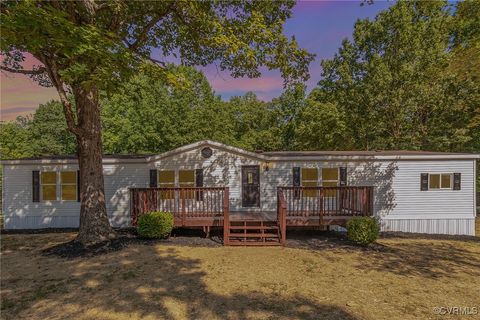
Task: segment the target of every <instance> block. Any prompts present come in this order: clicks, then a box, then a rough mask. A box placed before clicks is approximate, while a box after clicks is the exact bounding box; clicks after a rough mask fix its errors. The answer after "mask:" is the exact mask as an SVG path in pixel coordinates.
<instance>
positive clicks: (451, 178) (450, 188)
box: [428, 172, 453, 190]
mask: <svg viewBox="0 0 480 320" xmlns="http://www.w3.org/2000/svg"><path fill="white" fill-rule="evenodd" d="M431 175H438V176H440V188H431V187H430V176H431ZM442 175H449V176H450V187H448V188H442ZM428 190H453V173H451V172H442V173H429V174H428Z"/></svg>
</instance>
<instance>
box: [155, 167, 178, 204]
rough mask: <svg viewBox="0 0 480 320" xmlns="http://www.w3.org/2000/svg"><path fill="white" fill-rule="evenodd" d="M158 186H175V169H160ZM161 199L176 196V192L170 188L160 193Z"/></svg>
mask: <svg viewBox="0 0 480 320" xmlns="http://www.w3.org/2000/svg"><path fill="white" fill-rule="evenodd" d="M158 187H159V188H174V187H175V171H174V170H160V171H158ZM160 198H161V199H173V198H175V192H174V191H171V190H168V191H162V192H161V193H160Z"/></svg>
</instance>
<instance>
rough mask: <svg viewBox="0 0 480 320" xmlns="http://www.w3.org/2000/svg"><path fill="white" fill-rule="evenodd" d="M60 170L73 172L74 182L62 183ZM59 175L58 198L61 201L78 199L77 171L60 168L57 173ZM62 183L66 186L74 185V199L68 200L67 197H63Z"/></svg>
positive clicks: (75, 200)
mask: <svg viewBox="0 0 480 320" xmlns="http://www.w3.org/2000/svg"><path fill="white" fill-rule="evenodd" d="M62 172H75V183H63V182H62ZM58 176H59V180H58V181H59V184H60V200H61V201H67V202H77V201H78V191H77V190H78V171H77V170H62V171H60V173H59V174H58ZM63 185H66V186H73V185H75V199H74V200H69V199H63Z"/></svg>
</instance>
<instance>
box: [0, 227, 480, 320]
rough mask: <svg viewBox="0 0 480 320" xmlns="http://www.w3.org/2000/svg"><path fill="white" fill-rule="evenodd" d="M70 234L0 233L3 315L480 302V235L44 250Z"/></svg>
mask: <svg viewBox="0 0 480 320" xmlns="http://www.w3.org/2000/svg"><path fill="white" fill-rule="evenodd" d="M74 236H75V235H74V234H73V233H63V234H38V235H3V236H2V257H1V258H2V259H1V267H2V274H1V290H2V318H5V319H19V318H28V319H47V318H48V319H72V318H78V319H129V320H131V319H249V318H250V319H387V318H389V319H435V318H436V317H440V316H438V315H435V314H434V313H433V308H434V307H436V306H475V305H477V306H478V304H479V299H478V297H479V296H480V288H479V286H478V283H477V279H478V277H479V276H480V242H478V241H456V240H422V239H382V240H380V241H379V242H380V244H382V245H383V246H385V247H386V248H387V250H384V251H379V252H376V251H364V250H356V249H352V248H348V247H341V246H338V247H335V246H334V247H332V248H320V249H312V248H310V249H309V248H305V249H298V248H268V247H264V248H232V247H198V246H197V247H193V246H178V245H173V244H165V243H161V242H160V243H158V242H157V243H151V244H141V243H137V244H135V243H134V244H130V245H129V246H128V247H126V248H124V249H122V250H120V251H117V252H110V253H107V254H103V255H98V256H93V257H86V258H75V259H65V258H59V257H56V256H46V255H44V254H42V250H43V249H45V248H47V247H50V246H53V245H55V244H58V243H62V242H65V241H68V240H71V239H72V238H73V237H74ZM448 318H449V316H441V319H448ZM451 318H455V319H458V316H451Z"/></svg>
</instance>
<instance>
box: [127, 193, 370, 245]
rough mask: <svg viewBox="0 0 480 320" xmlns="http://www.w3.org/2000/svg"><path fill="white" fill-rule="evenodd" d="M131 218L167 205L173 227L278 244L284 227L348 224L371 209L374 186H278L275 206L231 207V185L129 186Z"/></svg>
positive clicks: (239, 241)
mask: <svg viewBox="0 0 480 320" xmlns="http://www.w3.org/2000/svg"><path fill="white" fill-rule="evenodd" d="M130 192H131V218H132V220H131V223H132V225H133V226H135V225H136V223H137V218H138V216H139V215H141V214H143V213H145V212H149V211H168V212H171V213H172V214H173V216H174V221H175V227H203V228H204V230H205V231H206V232H207V233H208V232H209V230H210V228H211V227H221V228H223V233H224V244H225V245H281V244H284V243H285V240H286V232H287V227H292V226H295V227H314V226H326V225H342V226H344V225H345V224H346V221H347V220H348V219H351V218H352V217H356V216H370V215H372V212H373V187H366V186H355V187H350V186H348V187H346V186H342V187H278V189H277V210H276V212H274V211H269V212H266V211H264V212H259V211H233V212H230V210H229V189H228V188H226V187H213V188H212V187H197V188H132V189H130Z"/></svg>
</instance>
